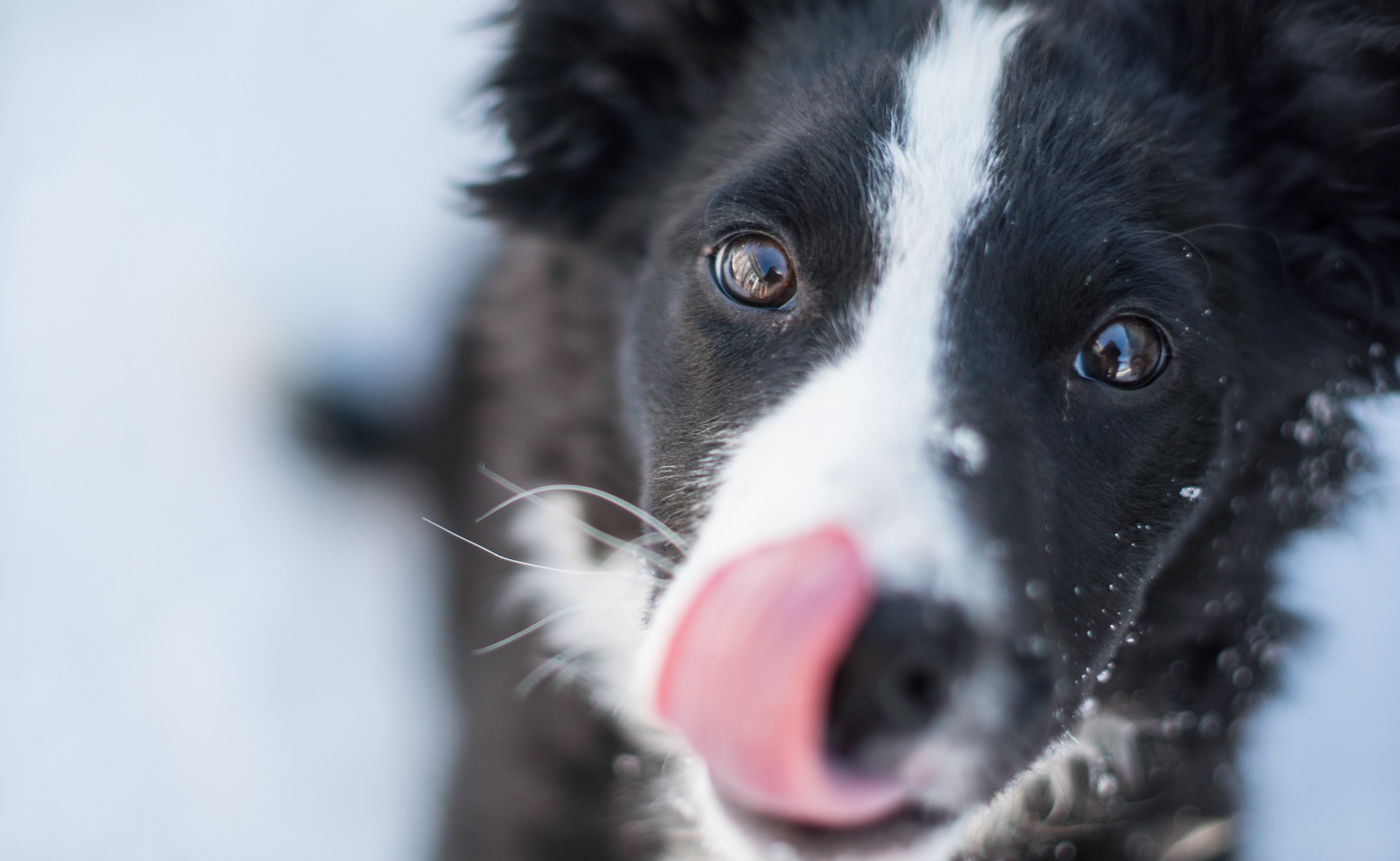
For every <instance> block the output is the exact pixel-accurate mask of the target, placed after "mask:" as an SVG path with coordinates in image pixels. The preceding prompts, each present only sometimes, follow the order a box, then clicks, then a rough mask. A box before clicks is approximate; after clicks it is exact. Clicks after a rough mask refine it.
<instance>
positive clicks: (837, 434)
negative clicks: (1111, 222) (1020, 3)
mask: <svg viewBox="0 0 1400 861" xmlns="http://www.w3.org/2000/svg"><path fill="white" fill-rule="evenodd" d="M1022 18H1023V15H1021V14H1020V13H1007V12H1002V13H998V12H996V11H994V10H990V9H986V8H984V7H982V6H981V5H980V4H978V3H975V2H968V0H953V2H949V3H947V4H945V7H944V10H943V19H942V22H941V26H940V27H939V28H938V30H937V32H935V33H933V34H932V35H931V36H930V38H929V40H928V42H927V44H925V45H924V46H923V47H922V48H921V49H920V50H919V51H918V52H916V54H915V55H914V56H913V57H912V58H911V59H910V61H909V63H908V65H907V68H906V73H905V93H904V104H903V105H902V111H901V114H900V116H899V117H898V118H897V120H896V127H895V128H894V129H892V130H891V133H890V136H889V138H888V139H887V140H886V141H885V143H884V144H883V146H882V147H880V148H879V150H878V151H879V153H880V154H879V158H880V160H881V162H882V163H881V164H879V165H877V168H878V170H877V173H878V174H879V175H881V176H882V177H884V183H885V184H884V187H883V188H881V189H878V190H877V191H876V192H875V193H874V194H873V195H872V200H871V209H872V212H871V217H872V219H873V221H874V223H875V224H876V226H877V235H878V236H879V239H880V245H881V247H882V248H883V258H882V260H881V261H880V264H881V265H880V266H878V267H877V271H878V272H879V273H880V275H879V280H878V283H877V284H876V285H875V288H874V293H873V298H872V300H871V303H870V305H869V307H868V308H866V309H864V311H863V313H862V314H861V315H860V317H859V319H858V324H857V325H858V336H857V339H856V344H855V346H854V347H853V348H852V350H851V351H850V352H849V353H847V354H845V355H844V356H841V357H839V358H838V359H836V360H835V361H833V362H832V363H831V364H829V365H826V366H824V367H822V368H819V369H818V370H816V371H815V372H813V374H812V375H811V377H810V378H809V379H808V380H807V381H806V382H805V383H804V384H803V385H802V386H801V387H800V388H799V389H798V390H797V391H795V392H794V393H793V394H792V395H791V396H790V397H789V398H788V399H787V400H786V401H785V402H784V403H782V404H781V405H780V406H779V407H778V408H777V409H775V410H774V411H773V412H772V413H771V414H769V415H767V416H765V417H764V418H762V419H760V420H759V421H758V422H757V423H756V424H755V425H754V426H753V427H752V428H751V429H750V430H748V431H747V432H746V433H744V434H743V435H742V436H741V437H739V439H738V440H737V441H736V442H735V443H734V444H733V446H732V448H731V449H730V451H731V452H732V454H731V457H730V459H729V461H728V463H727V464H726V465H725V467H724V469H723V470H722V472H721V473H720V476H719V481H718V483H717V485H716V489H715V492H714V495H713V497H712V499H711V500H710V505H709V514H708V515H707V516H706V518H705V520H704V522H703V523H702V525H701V528H700V535H699V540H698V542H697V544H696V546H695V548H694V551H693V553H692V554H691V556H690V558H689V560H688V561H687V563H686V565H685V566H684V567H683V569H682V570H681V571H680V572H679V576H678V577H677V580H676V582H675V583H674V584H673V585H672V587H671V588H670V589H669V590H668V591H667V593H666V595H665V596H664V597H663V600H662V602H661V605H660V607H659V608H658V612H657V614H656V617H655V624H654V626H653V632H652V636H651V638H650V645H652V646H653V647H655V646H657V645H658V644H660V643H662V642H664V641H665V640H666V639H667V637H668V636H669V633H670V628H671V626H672V625H673V624H674V621H675V620H676V619H677V618H678V617H679V615H680V613H681V611H682V610H683V608H684V607H685V606H686V604H688V603H689V601H690V600H691V598H692V596H693V595H694V594H695V592H696V590H697V589H698V587H699V585H700V583H701V582H703V580H704V579H705V578H706V577H707V576H708V575H709V574H710V573H711V572H713V571H714V570H715V569H716V568H717V567H719V566H720V565H722V564H724V563H725V562H727V561H729V560H730V559H732V558H735V557H736V556H739V555H741V554H743V553H746V552H749V551H751V550H753V549H755V548H757V547H760V546H763V545H766V544H770V543H772V542H774V541H779V540H783V539H786V538H792V537H796V536H799V535H802V534H805V533H807V532H809V531H811V530H814V529H816V528H818V527H821V526H823V525H826V524H833V523H835V524H840V525H842V526H844V527H846V528H847V529H848V530H850V531H851V533H852V534H853V535H854V536H855V538H856V540H857V541H858V543H859V544H860V546H861V547H862V549H863V550H864V552H865V554H866V555H867V557H868V559H869V561H870V563H871V565H872V566H873V567H874V569H875V570H876V571H877V572H878V573H879V575H880V576H881V577H882V578H884V580H885V582H887V583H890V584H891V585H895V586H904V587H907V588H911V589H918V590H923V591H925V592H927V593H929V594H932V595H934V596H938V597H943V598H945V599H948V600H954V601H957V602H958V603H960V604H962V605H963V606H964V607H965V608H966V610H967V611H968V612H969V613H970V615H971V616H972V618H973V619H974V620H980V621H982V622H983V623H984V624H995V620H996V617H997V615H998V606H999V603H1000V602H999V598H1000V597H1001V594H1000V586H999V584H998V582H997V580H998V578H997V577H996V576H995V575H994V574H993V573H992V570H991V568H990V563H989V561H988V560H986V559H985V558H984V556H983V555H982V554H981V553H980V552H978V547H977V546H976V539H975V538H974V533H972V532H971V531H970V529H969V526H970V525H971V524H969V523H968V522H967V521H966V520H965V519H964V518H963V517H962V515H961V514H960V512H959V507H958V503H957V501H956V500H955V499H954V497H953V496H952V494H951V490H950V489H949V488H948V487H947V486H946V485H945V484H944V479H943V477H942V467H941V465H940V461H941V459H942V458H941V456H940V454H939V452H946V451H948V450H949V445H950V434H951V432H952V431H953V428H950V427H949V426H948V421H947V418H946V416H945V414H944V412H943V404H942V399H941V398H940V393H939V391H938V387H939V383H938V379H937V374H936V367H937V363H938V358H939V345H938V343H937V338H938V335H939V332H940V330H941V329H942V324H943V319H944V308H943V303H944V297H945V294H946V292H947V289H948V282H949V280H950V270H951V268H952V264H953V254H954V248H955V243H956V241H957V239H958V237H959V236H960V234H961V232H962V230H963V229H964V228H965V227H966V225H967V222H968V220H969V219H970V218H971V217H972V215H973V213H974V211H975V209H976V207H977V204H978V202H979V200H980V199H981V198H982V197H983V196H984V195H985V194H986V191H987V185H988V182H989V181H990V173H991V171H990V167H991V165H990V159H991V155H990V153H991V138H992V128H993V122H994V110H995V102H996V95H997V90H998V84H999V82H1000V78H1001V66H1002V59H1003V57H1004V55H1005V53H1006V48H1007V45H1008V42H1009V40H1010V39H1011V38H1012V34H1013V33H1014V31H1015V30H1016V27H1017V25H1018V24H1019V23H1020V21H1021V20H1022ZM969 439H977V440H979V441H980V437H977V436H976V435H975V433H973V434H971V435H970V436H969V435H968V434H964V435H963V436H962V440H963V442H964V443H966V442H967V441H968V440H969ZM954 448H956V446H954ZM964 448H966V446H964ZM954 454H955V455H957V456H960V457H966V456H967V454H968V453H967V452H966V451H955V452H954ZM975 454H976V455H977V456H976V457H975V458H974V460H977V461H979V463H977V466H978V468H979V469H980V460H981V459H982V458H984V457H986V456H988V455H994V453H987V452H977V453H975ZM653 651H655V649H654V648H653ZM648 657H651V656H648Z"/></svg>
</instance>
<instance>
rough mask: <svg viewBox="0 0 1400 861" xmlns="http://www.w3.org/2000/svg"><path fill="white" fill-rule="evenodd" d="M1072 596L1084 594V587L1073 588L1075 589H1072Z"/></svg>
mask: <svg viewBox="0 0 1400 861" xmlns="http://www.w3.org/2000/svg"><path fill="white" fill-rule="evenodd" d="M1074 594H1076V595H1083V594H1084V587H1083V586H1075V587H1074Z"/></svg>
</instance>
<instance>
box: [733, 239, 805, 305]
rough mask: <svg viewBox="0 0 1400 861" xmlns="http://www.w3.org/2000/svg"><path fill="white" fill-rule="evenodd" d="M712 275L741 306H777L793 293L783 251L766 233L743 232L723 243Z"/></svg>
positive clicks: (792, 282)
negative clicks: (763, 234) (714, 275)
mask: <svg viewBox="0 0 1400 861" xmlns="http://www.w3.org/2000/svg"><path fill="white" fill-rule="evenodd" d="M716 269H717V271H716V273H715V274H716V276H717V279H718V281H719V284H720V287H722V288H723V289H724V292H725V293H727V294H729V297H730V298H732V299H734V300H735V301H736V302H739V303H741V304H744V305H751V306H754V307H759V308H778V307H781V306H783V305H786V304H787V303H788V302H789V301H790V300H791V299H792V297H793V296H794V295H796V293H797V284H796V279H795V278H793V275H792V265H791V263H790V262H789V261H788V256H787V252H786V251H784V250H783V247H782V246H781V245H779V244H778V243H777V242H775V241H774V240H772V239H769V238H768V237H767V236H761V235H758V234H745V235H743V236H736V237H735V238H733V239H731V240H729V241H728V242H726V243H725V244H724V247H723V248H721V249H720V252H719V254H718V255H717V257H716Z"/></svg>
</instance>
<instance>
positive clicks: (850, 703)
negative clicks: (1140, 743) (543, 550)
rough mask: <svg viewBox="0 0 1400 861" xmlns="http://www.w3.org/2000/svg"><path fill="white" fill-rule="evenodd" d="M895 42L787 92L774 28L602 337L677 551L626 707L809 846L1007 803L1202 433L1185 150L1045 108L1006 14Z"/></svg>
mask: <svg viewBox="0 0 1400 861" xmlns="http://www.w3.org/2000/svg"><path fill="white" fill-rule="evenodd" d="M918 13H922V15H923V16H926V17H924V19H923V20H920V18H919V17H918ZM918 13H916V12H914V11H912V10H911V11H910V12H909V13H908V16H909V17H908V19H907V20H905V21H902V22H899V23H900V24H901V26H900V27H898V28H896V27H892V26H890V25H891V22H890V21H889V20H887V19H884V18H877V19H875V20H871V19H870V18H869V17H865V16H860V15H857V16H852V19H851V21H850V23H849V26H847V27H841V28H830V26H829V24H828V23H827V22H820V23H815V22H814V23H813V24H811V25H809V26H811V27H817V26H821V27H822V28H823V31H824V32H839V33H840V34H841V35H840V36H839V41H837V42H836V43H835V44H832V42H831V38H830V37H829V36H828V37H827V42H826V43H825V44H823V45H822V46H821V51H822V54H821V55H819V56H811V55H810V54H808V53H807V51H806V50H804V48H803V42H804V40H806V39H808V38H810V32H809V30H808V29H807V28H795V30H794V32H792V34H791V36H790V37H789V38H791V39H792V43H790V44H785V45H783V46H782V47H781V48H778V49H777V50H775V51H774V55H775V56H774V58H773V59H772V60H771V61H770V62H771V63H772V65H771V67H769V69H768V70H767V74H763V75H759V76H756V77H758V78H759V79H760V81H761V83H759V84H757V85H755V86H754V88H753V89H752V90H750V91H747V92H741V93H739V94H737V95H736V97H735V102H736V103H735V105H734V106H733V108H732V109H731V111H730V112H727V113H726V115H725V116H724V117H723V118H721V119H720V120H719V121H718V122H717V123H716V124H715V126H714V128H713V130H711V131H710V132H709V133H708V136H707V140H706V141H705V143H704V144H703V145H702V146H700V147H699V148H697V151H696V153H695V154H694V156H693V159H692V161H690V162H689V163H687V165H686V166H685V168H683V169H682V170H681V171H680V172H679V174H680V176H681V182H680V184H679V187H678V190H677V191H675V192H674V194H675V200H676V202H675V203H674V205H673V206H672V207H670V208H669V209H668V212H667V214H668V216H669V217H668V221H667V222H666V223H665V225H664V226H663V227H662V228H661V229H660V230H659V231H658V234H657V236H656V237H655V240H654V246H653V247H654V249H655V250H654V252H653V254H652V257H651V258H650V260H649V261H648V266H647V268H646V270H645V273H644V275H643V277H642V284H641V287H640V290H641V291H642V295H641V296H640V297H639V301H638V304H637V306H636V311H635V313H634V314H633V332H634V334H633V338H632V342H631V349H630V352H629V357H628V361H629V363H630V367H631V369H632V372H633V373H634V374H635V376H636V384H635V391H636V393H637V394H636V397H637V399H638V401H639V404H638V411H639V413H640V415H641V417H642V419H641V425H642V428H643V433H644V436H645V439H646V442H647V448H646V453H647V468H646V477H647V482H648V483H647V488H646V498H647V499H648V500H649V502H650V504H651V506H652V507H653V509H654V510H656V511H657V512H659V513H660V514H661V515H662V516H663V519H666V520H667V521H668V522H670V523H671V524H672V525H673V526H675V527H677V528H683V529H684V530H685V531H686V532H688V533H692V534H693V535H694V546H693V547H692V548H691V549H690V552H689V554H688V556H687V557H686V558H685V560H684V563H683V565H682V567H681V568H680V570H679V572H678V574H677V576H676V582H675V583H673V584H671V585H670V587H669V588H668V590H667V591H666V594H664V595H663V596H661V598H660V603H659V606H658V608H657V610H656V614H655V623H654V625H653V627H652V632H651V634H650V635H649V638H648V642H647V644H646V647H645V648H646V649H647V650H648V655H647V658H648V661H647V663H646V665H645V671H646V672H648V674H649V675H648V677H647V678H645V679H644V680H643V684H645V685H649V686H652V687H653V688H655V692H654V693H653V694H652V696H653V698H654V700H655V704H656V708H657V709H658V710H659V713H660V715H661V716H662V717H663V718H666V719H668V720H669V721H671V722H673V723H675V724H676V725H677V726H678V727H679V728H680V729H681V731H682V732H683V733H685V734H686V735H687V737H689V738H690V740H691V741H692V743H693V744H695V746H696V748H697V750H698V752H699V754H700V755H701V756H702V757H703V758H705V759H706V760H707V761H708V764H709V773H710V775H711V778H712V779H713V780H714V781H715V783H716V784H717V785H718V789H719V794H720V795H721V796H722V797H724V798H725V799H726V801H729V802H730V803H732V804H733V806H734V807H736V808H739V809H747V810H749V811H751V812H754V813H758V814H764V815H767V816H770V817H774V818H777V819H788V820H793V821H798V822H805V823H808V824H812V825H818V826H830V827H852V826H864V825H868V824H869V823H870V822H874V821H877V820H881V819H882V818H884V817H888V816H890V815H892V814H894V815H897V814H898V813H899V812H901V811H902V810H904V809H905V808H906V807H916V808H917V809H919V810H920V811H922V812H923V814H924V815H925V816H934V817H937V816H948V817H952V816H955V815H956V814H958V813H960V812H962V811H963V810H965V809H966V808H968V807H969V806H971V805H973V804H976V803H979V802H982V801H985V800H986V799H987V798H988V797H990V795H991V794H992V793H993V792H995V791H996V790H997V789H999V788H1000V787H1001V786H1002V785H1004V784H1005V783H1006V781H1007V780H1008V779H1010V778H1011V777H1012V776H1014V775H1015V774H1016V773H1017V772H1018V771H1020V770H1022V769H1023V768H1025V767H1026V765H1028V764H1029V762H1030V761H1031V760H1033V759H1034V758H1035V757H1036V756H1037V754H1038V753H1039V752H1040V751H1041V750H1042V749H1043V748H1044V747H1045V745H1046V743H1047V742H1048V741H1049V737H1050V734H1051V733H1052V732H1054V731H1056V730H1057V729H1059V728H1062V727H1063V726H1065V719H1066V717H1067V716H1069V715H1072V714H1073V713H1074V711H1075V709H1076V708H1077V705H1078V702H1079V700H1080V698H1082V697H1083V696H1084V695H1085V694H1086V693H1087V692H1088V690H1089V689H1090V688H1091V686H1092V683H1093V681H1094V680H1095V678H1096V676H1097V675H1098V674H1099V673H1102V672H1105V671H1107V667H1108V664H1109V663H1110V662H1111V661H1112V658H1113V655H1114V651H1115V649H1116V647H1117V646H1118V644H1119V643H1120V642H1121V641H1122V639H1123V638H1124V637H1125V636H1127V635H1128V633H1129V631H1130V630H1131V626H1132V622H1133V619H1134V613H1135V610H1136V609H1137V607H1138V606H1139V604H1140V602H1141V600H1142V596H1143V591H1144V589H1145V587H1146V585H1147V584H1148V582H1149V581H1150V579H1151V576H1152V573H1153V570H1154V563H1155V562H1157V561H1158V560H1159V558H1160V557H1161V556H1162V554H1163V553H1165V552H1169V550H1170V548H1171V542H1172V540H1173V539H1174V538H1175V537H1176V536H1177V535H1178V534H1179V532H1180V531H1181V529H1182V528H1183V526H1184V525H1185V524H1188V523H1189V522H1190V520H1191V515H1192V513H1193V512H1194V511H1195V510H1197V507H1198V505H1199V502H1200V497H1201V496H1202V495H1203V492H1204V488H1205V487H1206V486H1208V485H1209V484H1210V483H1211V481H1212V475H1211V473H1212V465H1213V463H1215V461H1217V460H1218V459H1219V454H1220V453H1221V450H1222V447H1223V446H1224V444H1225V440H1226V433H1225V428H1227V427H1228V426H1230V425H1233V423H1234V422H1233V421H1232V420H1231V419H1230V417H1229V416H1228V415H1227V410H1226V408H1225V404H1226V397H1225V396H1226V393H1227V392H1228V391H1229V375H1230V373H1232V371H1233V369H1234V368H1235V367H1237V366H1238V364H1239V363H1238V362H1236V361H1232V358H1233V355H1232V347H1231V341H1232V338H1231V333H1229V332H1228V331H1226V330H1225V328H1224V326H1223V325H1222V321H1226V320H1228V319H1229V318H1230V316H1231V314H1232V313H1234V310H1235V309H1232V308H1230V307H1228V306H1227V305H1226V304H1225V303H1224V302H1222V299H1223V298H1225V297H1237V296H1238V295H1239V289H1238V284H1237V281H1238V278H1239V272H1238V271H1237V270H1236V269H1235V268H1234V267H1232V266H1231V265H1230V261H1229V259H1228V256H1227V257H1225V258H1224V259H1223V260H1222V258H1221V257H1220V256H1219V255H1212V256H1211V263H1212V265H1211V266H1206V265H1204V264H1203V262H1202V260H1201V258H1200V253H1201V252H1200V251H1199V249H1197V248H1196V246H1195V245H1193V242H1192V240H1191V239H1190V238H1188V237H1187V236H1186V235H1185V234H1184V233H1183V232H1184V231H1189V230H1191V229H1192V228H1193V227H1194V226H1198V225H1201V224H1210V223H1215V222H1219V221H1223V220H1230V214H1229V213H1222V212H1212V211H1210V210H1209V209H1208V208H1207V207H1206V206H1205V205H1203V204H1202V201H1203V200H1210V199H1212V197H1213V195H1212V193H1211V192H1212V189H1211V188H1210V184H1209V181H1208V180H1203V179H1201V178H1200V177H1201V175H1202V173H1203V170H1202V167H1203V166H1202V165H1201V164H1200V163H1199V162H1198V161H1193V160H1192V159H1193V158H1196V159H1199V154H1186V155H1183V154H1179V153H1175V152H1172V151H1170V149H1169V147H1168V146H1166V145H1164V142H1163V140H1162V138H1163V137H1164V135H1163V134H1162V132H1161V128H1160V127H1161V125H1162V124H1165V123H1170V122H1172V121H1185V120H1187V119H1188V118H1187V117H1173V116H1170V115H1169V114H1168V115H1165V116H1162V115H1152V112H1151V111H1150V110H1148V111H1145V110H1144V108H1143V106H1142V105H1140V104H1134V103H1133V102H1132V100H1130V99H1128V98H1125V96H1126V95H1127V94H1125V93H1115V92H1113V91H1112V90H1113V88H1115V84H1114V82H1112V81H1107V80H1100V81H1097V82H1096V84H1097V86H1096V87H1095V88H1094V90H1091V91H1088V92H1086V91H1085V89H1084V88H1083V87H1082V86H1078V85H1076V84H1077V83H1078V82H1076V81H1073V80H1066V79H1065V78H1066V77H1067V76H1072V75H1074V74H1075V73H1080V74H1082V73H1083V72H1082V70H1078V69H1069V70H1067V69H1065V68H1062V67H1060V66H1059V65H1058V64H1054V63H1047V62H1045V61H1044V60H1043V59H1041V57H1040V56H1039V53H1038V51H1037V48H1036V47H1035V46H1027V45H1025V44H1024V42H1023V40H1024V39H1025V36H1024V35H1023V29H1022V25H1023V22H1024V21H1025V20H1026V17H1027V15H1026V13H1025V12H1024V11H1022V10H1017V9H1011V10H1005V11H994V10H991V9H987V8H984V7H981V6H979V5H976V4H973V3H950V4H947V5H946V6H945V7H944V8H943V9H942V10H941V14H939V15H937V16H930V15H929V13H928V11H927V10H918ZM872 31H873V32H872ZM892 33H897V34H900V35H903V34H905V33H911V34H917V35H916V36H914V37H912V38H906V40H905V41H904V43H903V44H900V42H899V41H897V40H895V39H892V38H891V34H892ZM1154 126H1156V128H1154ZM1232 288H1234V289H1232ZM834 557H841V561H839V562H832V563H830V566H829V567H830V568H831V570H826V569H827V567H828V563H826V562H824V561H822V559H823V558H834ZM738 581H742V582H738ZM809 592H810V593H811V594H808V593H809ZM755 604H758V605H760V606H758V607H755V606H754V605H755ZM767 691H781V696H776V695H769V694H768V693H767ZM813 775H818V776H815V777H814V776H813Z"/></svg>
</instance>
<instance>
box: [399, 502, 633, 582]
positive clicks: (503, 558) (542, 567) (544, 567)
mask: <svg viewBox="0 0 1400 861" xmlns="http://www.w3.org/2000/svg"><path fill="white" fill-rule="evenodd" d="M423 522H424V523H426V524H428V525H429V526H436V527H437V528H438V529H441V530H442V531H443V532H446V533H447V534H448V535H451V536H452V537H453V538H456V539H457V540H458V541H464V542H466V543H467V544H470V545H471V546H473V547H475V548H476V549H477V550H480V551H481V552H482V553H486V554H488V555H491V556H494V557H496V558H497V559H499V560H501V561H502V562H509V563H510V564H512V565H521V566H523V567H525V568H535V569H537V570H540V571H553V572H556V573H558V574H585V575H590V576H591V575H595V574H608V575H621V574H624V573H630V572H621V571H610V570H608V569H605V568H595V569H593V570H591V571H585V570H583V569H579V568H555V567H554V566H552V565H536V564H535V563H534V562H526V561H524V560H523V559H512V558H510V557H509V556H502V555H501V554H500V553H497V552H496V551H494V550H492V549H491V548H490V547H487V546H485V545H483V544H478V543H476V542H475V541H473V540H471V539H470V538H467V537H466V536H463V535H458V534H457V533H456V532H453V531H452V530H451V529H448V528H447V527H446V526H443V525H442V524H441V523H434V522H433V521H431V520H429V519H428V518H426V517H425V518H423ZM652 579H655V578H652Z"/></svg>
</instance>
